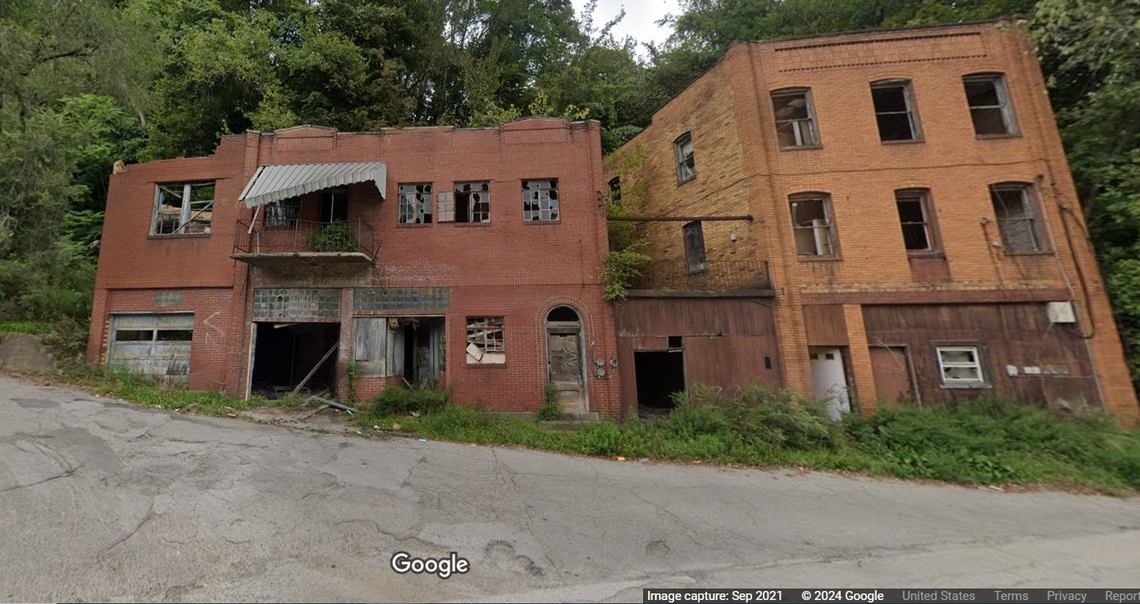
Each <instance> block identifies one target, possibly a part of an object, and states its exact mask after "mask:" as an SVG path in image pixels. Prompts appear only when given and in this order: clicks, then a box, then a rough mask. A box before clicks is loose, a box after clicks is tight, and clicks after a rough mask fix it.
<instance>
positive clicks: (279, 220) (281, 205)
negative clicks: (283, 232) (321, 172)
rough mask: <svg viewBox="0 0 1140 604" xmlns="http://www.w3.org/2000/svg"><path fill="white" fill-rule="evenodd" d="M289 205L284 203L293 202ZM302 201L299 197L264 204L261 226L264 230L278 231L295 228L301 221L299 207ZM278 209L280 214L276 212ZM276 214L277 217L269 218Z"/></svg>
mask: <svg viewBox="0 0 1140 604" xmlns="http://www.w3.org/2000/svg"><path fill="white" fill-rule="evenodd" d="M294 200H295V203H291V204H290V205H285V202H293V201H294ZM302 203H303V202H302V200H301V196H300V195H296V196H294V197H287V198H285V199H282V200H280V201H275V202H273V203H267V204H265V213H264V215H263V216H262V218H261V226H262V228H265V229H271V230H278V229H291V228H294V227H296V226H297V222H298V221H299V220H300V219H301V205H302ZM277 209H280V212H277ZM274 212H277V213H278V215H277V216H270V214H273V213H274Z"/></svg>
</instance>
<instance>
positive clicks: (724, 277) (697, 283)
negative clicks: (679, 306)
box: [630, 258, 772, 296]
mask: <svg viewBox="0 0 1140 604" xmlns="http://www.w3.org/2000/svg"><path fill="white" fill-rule="evenodd" d="M705 264H706V267H707V268H706V270H704V271H702V272H700V273H696V274H689V263H688V261H687V260H686V259H684V258H677V259H668V260H654V261H653V262H651V263H650V264H649V265H648V266H646V267H644V268H642V269H641V277H638V278H637V279H635V280H634V281H633V283H632V286H631V287H630V289H631V290H636V291H631V292H630V295H631V296H653V295H669V293H670V292H675V293H676V294H685V293H690V292H718V293H719V292H736V293H745V292H748V293H750V294H751V295H761V292H762V293H763V295H771V290H772V279H771V277H770V276H769V274H768V263H767V262H765V261H763V260H717V259H709V260H708V261H707V262H706V263H705Z"/></svg>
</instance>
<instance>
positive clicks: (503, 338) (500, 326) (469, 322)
mask: <svg viewBox="0 0 1140 604" xmlns="http://www.w3.org/2000/svg"><path fill="white" fill-rule="evenodd" d="M481 322H482V323H487V322H491V324H490V325H486V324H480V323H481ZM495 323H497V325H496V324H495ZM506 324H507V321H506V317H505V316H504V315H497V316H491V315H473V316H467V317H464V321H463V325H464V338H463V357H464V360H465V361H466V364H467V366H468V367H502V366H504V365H506V364H507V328H506ZM481 329H482V330H487V329H490V330H496V329H497V330H498V332H499V337H498V338H497V340H495V341H492V339H491V338H489V337H488V333H487V332H484V333H483V334H482V337H481V338H480V337H479V334H478V333H474V334H473V333H472V331H473V330H474V331H476V332H477V331H478V330H481ZM472 336H475V339H474V340H473V339H472ZM471 346H475V347H477V348H479V349H480V350H481V351H482V354H483V357H480V358H478V359H476V360H475V361H472V360H471V359H472V358H475V357H474V355H472V354H471V353H470V352H469V351H468V349H469V348H470V347H471ZM489 354H501V355H503V356H502V360H501V361H500V362H497V363H494V362H484V361H482V359H483V358H485V357H486V355H489Z"/></svg>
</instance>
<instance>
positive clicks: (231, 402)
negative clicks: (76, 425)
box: [63, 364, 301, 415]
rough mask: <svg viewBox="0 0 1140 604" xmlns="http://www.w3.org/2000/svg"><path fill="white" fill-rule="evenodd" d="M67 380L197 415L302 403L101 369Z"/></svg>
mask: <svg viewBox="0 0 1140 604" xmlns="http://www.w3.org/2000/svg"><path fill="white" fill-rule="evenodd" d="M63 377H64V378H65V379H66V380H67V381H69V382H71V383H73V384H76V385H78V386H82V387H83V388H84V389H86V390H87V391H89V392H91V393H93V394H99V395H103V396H114V397H118V398H122V399H125V400H128V401H131V402H132V403H138V404H140V405H146V406H148V407H154V408H156V409H174V410H185V411H195V412H198V413H203V414H206V415H225V414H227V413H236V412H240V411H243V410H248V409H256V408H258V407H292V406H297V405H300V404H301V400H300V399H295V398H281V399H277V400H269V399H267V398H265V397H260V396H255V397H251V398H250V399H249V400H242V399H237V398H233V397H230V396H226V395H224V394H221V393H219V392H204V391H200V390H190V389H188V388H186V385H185V384H181V383H165V382H158V381H155V380H151V379H147V378H144V377H142V376H140V375H137V374H134V373H130V372H128V371H124V370H121V369H115V368H108V369H105V370H104V369H100V368H95V367H92V366H90V365H86V364H76V365H73V366H70V367H67V368H66V369H65V370H64V373H63Z"/></svg>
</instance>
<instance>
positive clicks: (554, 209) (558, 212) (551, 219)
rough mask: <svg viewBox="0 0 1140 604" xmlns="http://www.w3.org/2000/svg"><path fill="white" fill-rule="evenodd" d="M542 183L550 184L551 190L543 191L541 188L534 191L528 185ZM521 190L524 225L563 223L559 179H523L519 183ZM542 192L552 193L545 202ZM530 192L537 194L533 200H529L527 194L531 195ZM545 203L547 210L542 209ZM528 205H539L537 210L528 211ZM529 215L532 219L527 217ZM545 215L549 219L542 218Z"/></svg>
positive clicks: (548, 194)
mask: <svg viewBox="0 0 1140 604" xmlns="http://www.w3.org/2000/svg"><path fill="white" fill-rule="evenodd" d="M540 181H544V182H549V183H550V188H549V189H543V188H541V187H540V188H534V189H532V188H529V187H528V186H527V185H528V184H530V183H532V182H540ZM519 190H520V191H521V192H522V204H523V211H522V219H523V223H525V224H533V223H537V224H543V223H559V222H562V206H561V203H560V202H559V197H558V179H557V178H523V179H521V180H520V182H519ZM542 191H550V193H547V198H546V199H545V200H544V199H542V197H541V192H542ZM529 192H534V193H535V198H534V199H533V200H529V199H527V193H529ZM544 201H545V202H546V203H547V207H546V209H543V208H542V204H543V202H544ZM528 203H534V204H538V206H537V209H534V210H528V209H527V204H528ZM528 213H531V214H530V216H531V217H530V218H528V217H527V215H528ZM543 213H546V216H547V218H543V217H542V215H543Z"/></svg>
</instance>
